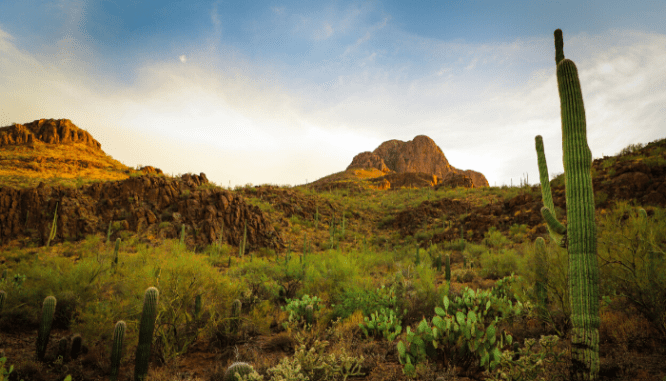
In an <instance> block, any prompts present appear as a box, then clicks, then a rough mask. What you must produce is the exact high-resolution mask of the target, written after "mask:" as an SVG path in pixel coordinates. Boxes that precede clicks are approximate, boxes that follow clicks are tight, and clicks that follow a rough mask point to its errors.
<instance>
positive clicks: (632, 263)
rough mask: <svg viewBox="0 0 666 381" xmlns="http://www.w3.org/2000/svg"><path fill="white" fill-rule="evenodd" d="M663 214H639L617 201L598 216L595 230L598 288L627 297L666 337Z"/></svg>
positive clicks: (660, 212)
mask: <svg viewBox="0 0 666 381" xmlns="http://www.w3.org/2000/svg"><path fill="white" fill-rule="evenodd" d="M665 217H666V215H665V214H664V211H663V209H657V210H655V212H654V214H653V215H652V216H649V217H648V218H647V219H645V218H642V217H641V216H640V215H639V213H638V211H637V210H636V209H634V208H632V207H631V206H629V204H628V203H627V202H618V203H617V204H616V205H615V207H614V208H613V210H612V211H611V212H610V213H606V214H605V216H604V217H603V218H602V219H601V222H600V229H599V234H598V254H599V265H600V271H601V273H600V291H601V292H602V295H614V294H616V293H619V294H622V295H624V296H626V298H627V299H628V301H629V302H630V303H631V304H632V305H633V306H635V307H636V309H637V310H638V311H639V312H640V313H641V314H642V315H643V316H644V317H645V318H646V319H647V320H648V321H650V322H651V323H652V324H653V325H654V327H655V328H656V329H657V330H658V331H659V332H660V333H661V335H662V336H663V337H666V258H665V253H666V244H665V240H664V238H665V236H666V218H665Z"/></svg>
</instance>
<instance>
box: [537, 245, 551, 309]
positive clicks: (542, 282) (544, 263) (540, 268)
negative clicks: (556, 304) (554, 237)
mask: <svg viewBox="0 0 666 381" xmlns="http://www.w3.org/2000/svg"><path fill="white" fill-rule="evenodd" d="M534 249H535V257H536V284H535V290H536V296H537V300H538V302H539V315H540V317H541V320H542V321H543V320H545V318H546V309H547V306H548V258H547V256H546V241H545V240H544V239H543V238H541V237H539V238H537V239H536V242H535V247H534Z"/></svg>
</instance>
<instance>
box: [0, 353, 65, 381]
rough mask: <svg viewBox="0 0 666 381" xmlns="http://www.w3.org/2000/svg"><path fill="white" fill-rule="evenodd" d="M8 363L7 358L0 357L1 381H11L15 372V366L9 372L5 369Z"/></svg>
mask: <svg viewBox="0 0 666 381" xmlns="http://www.w3.org/2000/svg"><path fill="white" fill-rule="evenodd" d="M6 362H7V357H4V356H3V357H0V381H5V380H9V375H10V374H12V372H13V371H14V365H10V366H9V370H7V369H5V363H6ZM21 381H23V380H21ZM70 381H71V380H70Z"/></svg>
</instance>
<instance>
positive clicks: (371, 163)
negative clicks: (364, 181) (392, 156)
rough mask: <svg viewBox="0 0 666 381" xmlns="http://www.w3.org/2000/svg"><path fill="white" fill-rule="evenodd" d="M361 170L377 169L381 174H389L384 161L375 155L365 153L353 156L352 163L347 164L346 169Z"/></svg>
mask: <svg viewBox="0 0 666 381" xmlns="http://www.w3.org/2000/svg"><path fill="white" fill-rule="evenodd" d="M355 168H358V169H363V168H377V169H379V170H380V171H382V172H385V173H387V172H391V170H390V169H389V167H387V166H386V163H384V160H383V159H382V158H381V157H379V155H377V154H376V153H373V152H369V151H365V152H361V153H359V154H358V155H356V156H354V159H353V160H352V163H351V164H349V166H348V167H347V169H355Z"/></svg>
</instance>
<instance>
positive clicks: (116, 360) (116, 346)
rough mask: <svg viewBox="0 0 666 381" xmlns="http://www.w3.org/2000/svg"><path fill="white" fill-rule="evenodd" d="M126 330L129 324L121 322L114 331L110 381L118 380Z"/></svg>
mask: <svg viewBox="0 0 666 381" xmlns="http://www.w3.org/2000/svg"><path fill="white" fill-rule="evenodd" d="M125 328H127V324H125V322H124V321H122V320H120V321H118V322H117V323H116V328H115V329H114V330H113V347H112V348H111V376H110V377H109V380H110V381H116V380H118V372H119V371H120V359H121V358H122V354H123V338H124V337H125Z"/></svg>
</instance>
